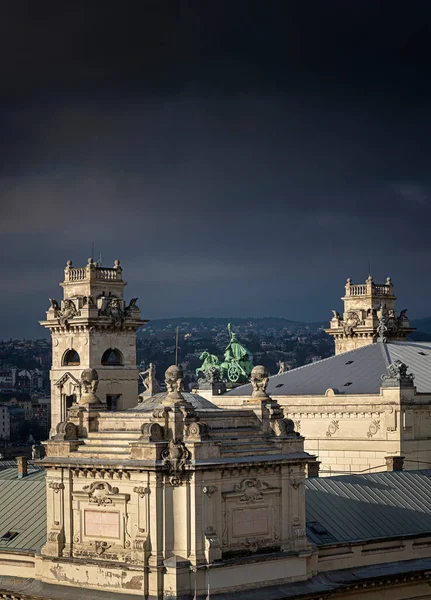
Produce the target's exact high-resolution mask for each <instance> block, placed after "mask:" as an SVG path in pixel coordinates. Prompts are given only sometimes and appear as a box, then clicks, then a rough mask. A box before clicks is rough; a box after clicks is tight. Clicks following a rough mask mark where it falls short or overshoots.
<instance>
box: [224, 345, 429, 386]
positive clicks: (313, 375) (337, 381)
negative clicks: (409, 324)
mask: <svg viewBox="0 0 431 600" xmlns="http://www.w3.org/2000/svg"><path fill="white" fill-rule="evenodd" d="M397 359H399V360H401V361H402V362H403V363H405V364H406V365H407V366H408V372H409V373H413V374H414V375H415V380H414V384H415V386H416V388H417V391H418V392H422V393H425V392H428V393H430V392H431V342H388V343H381V342H377V343H375V344H370V345H369V346H364V347H362V348H357V349H356V350H351V351H350V352H344V353H343V354H338V355H337V356H331V357H329V358H325V359H323V360H319V361H317V362H315V363H310V364H308V365H304V366H303V367H299V368H297V369H292V370H291V371H287V372H286V373H282V374H281V375H273V376H272V377H270V378H269V382H268V387H267V392H268V394H269V395H270V396H309V395H323V394H324V393H325V392H326V390H328V389H330V388H332V389H335V390H338V391H339V393H340V394H378V393H379V390H380V385H381V382H382V381H381V376H382V375H383V374H384V373H386V369H387V367H388V366H389V364H391V363H393V362H394V361H395V360H397ZM251 392H252V387H251V384H247V385H243V386H240V387H238V388H234V389H232V390H229V392H226V393H227V395H230V396H250V395H251Z"/></svg>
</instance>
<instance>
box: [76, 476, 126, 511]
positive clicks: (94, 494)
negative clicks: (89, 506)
mask: <svg viewBox="0 0 431 600" xmlns="http://www.w3.org/2000/svg"><path fill="white" fill-rule="evenodd" d="M82 489H83V490H84V491H85V492H87V494H88V496H89V502H92V503H94V504H97V505H98V506H106V505H107V504H112V499H111V498H110V496H115V495H116V494H118V488H117V487H113V486H112V485H110V484H109V483H107V482H106V481H101V482H93V483H91V484H90V485H85V486H84V487H83V488H82Z"/></svg>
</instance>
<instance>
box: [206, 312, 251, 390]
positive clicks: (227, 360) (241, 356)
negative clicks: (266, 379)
mask: <svg viewBox="0 0 431 600" xmlns="http://www.w3.org/2000/svg"><path fill="white" fill-rule="evenodd" d="M227 328H228V331H229V337H230V339H229V344H228V345H227V346H226V350H225V352H224V360H223V362H222V363H220V361H219V359H218V358H217V356H215V355H214V354H210V353H209V352H202V354H201V355H200V360H202V361H203V363H202V365H201V366H200V367H199V368H198V369H196V375H199V374H201V375H202V374H203V375H204V378H203V379H199V382H200V383H201V382H202V383H204V382H210V383H212V382H213V381H214V377H217V375H216V372H217V371H218V373H219V374H220V376H221V377H222V378H223V379H225V380H227V381H230V382H231V383H246V382H248V381H249V378H250V373H251V370H252V369H253V356H252V354H251V352H250V351H249V350H247V348H245V346H243V345H242V344H240V343H239V341H238V338H237V336H236V333H234V332H233V331H232V327H231V324H230V323H229V324H228V326H227Z"/></svg>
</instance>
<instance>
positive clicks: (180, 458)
mask: <svg viewBox="0 0 431 600" xmlns="http://www.w3.org/2000/svg"><path fill="white" fill-rule="evenodd" d="M161 457H162V461H163V463H164V464H165V465H166V467H167V468H168V471H169V481H170V483H171V485H172V486H179V485H181V484H182V482H183V476H184V471H185V468H186V463H187V461H188V460H190V458H191V453H190V451H189V450H187V448H186V446H185V444H184V442H183V441H182V440H180V439H175V440H171V441H170V442H169V445H168V447H167V448H165V449H164V450H162V452H161Z"/></svg>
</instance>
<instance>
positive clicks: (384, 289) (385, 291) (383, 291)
mask: <svg viewBox="0 0 431 600" xmlns="http://www.w3.org/2000/svg"><path fill="white" fill-rule="evenodd" d="M374 291H375V293H376V294H379V296H389V295H390V293H391V286H390V285H376V286H375V287H374Z"/></svg>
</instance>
